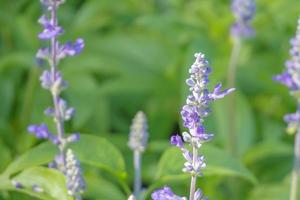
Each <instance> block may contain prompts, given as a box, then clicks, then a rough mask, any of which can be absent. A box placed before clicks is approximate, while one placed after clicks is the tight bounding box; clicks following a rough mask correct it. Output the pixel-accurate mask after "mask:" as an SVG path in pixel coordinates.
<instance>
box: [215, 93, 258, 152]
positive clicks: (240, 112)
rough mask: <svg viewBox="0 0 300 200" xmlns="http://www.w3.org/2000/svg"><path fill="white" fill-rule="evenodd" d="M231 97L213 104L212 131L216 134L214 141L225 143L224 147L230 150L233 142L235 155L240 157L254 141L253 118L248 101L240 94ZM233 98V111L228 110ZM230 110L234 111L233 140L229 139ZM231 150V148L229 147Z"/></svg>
mask: <svg viewBox="0 0 300 200" xmlns="http://www.w3.org/2000/svg"><path fill="white" fill-rule="evenodd" d="M231 95H233V96H229V97H226V98H225V99H224V101H219V102H216V103H214V104H213V107H212V108H213V111H212V112H213V113H214V114H213V115H212V117H213V118H214V126H213V127H212V128H214V127H216V128H215V129H214V130H213V131H214V133H216V139H217V140H219V141H220V142H223V143H225V146H227V148H229V149H230V147H229V145H231V142H229V140H233V141H234V144H235V147H234V148H233V149H235V151H236V152H235V154H236V155H238V156H242V155H243V154H244V153H245V152H246V151H247V150H248V149H249V148H250V147H251V145H252V144H253V143H254V139H255V132H256V128H255V117H254V113H253V111H252V108H251V107H250V105H249V103H248V100H247V99H246V98H245V97H244V96H243V95H242V94H240V93H235V94H231ZM233 98H234V101H235V102H236V103H235V109H232V108H230V107H229V106H228V105H230V101H232V100H233ZM231 110H234V115H235V121H234V130H235V132H234V134H235V137H234V138H230V136H231V134H230V131H231V130H230V127H229V125H230V124H231V122H230V120H231V119H232V118H231V117H230V116H232V114H231V113H230V112H231ZM231 148H232V147H231Z"/></svg>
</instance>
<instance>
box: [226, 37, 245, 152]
mask: <svg viewBox="0 0 300 200" xmlns="http://www.w3.org/2000/svg"><path fill="white" fill-rule="evenodd" d="M233 41H234V43H233V48H232V52H231V56H230V62H229V68H228V74H227V81H228V86H229V87H230V88H232V87H236V71H237V63H238V59H239V55H240V50H241V46H242V43H241V40H240V39H238V38H235V39H234V40H233ZM228 100H229V105H228V109H229V119H230V120H229V123H228V124H229V129H228V134H229V137H228V139H229V141H228V144H229V150H230V152H231V154H232V155H235V154H236V132H235V124H236V115H235V111H236V110H235V106H236V105H235V104H236V98H235V95H231V96H230V97H229V99H228Z"/></svg>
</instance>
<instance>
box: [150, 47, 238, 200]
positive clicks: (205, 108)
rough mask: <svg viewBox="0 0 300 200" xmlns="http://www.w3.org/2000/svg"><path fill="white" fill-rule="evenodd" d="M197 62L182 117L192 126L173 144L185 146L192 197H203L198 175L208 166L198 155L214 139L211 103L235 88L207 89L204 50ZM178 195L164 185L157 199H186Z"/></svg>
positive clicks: (187, 81) (189, 79) (192, 73)
mask: <svg viewBox="0 0 300 200" xmlns="http://www.w3.org/2000/svg"><path fill="white" fill-rule="evenodd" d="M195 57H196V61H195V63H194V64H193V65H192V66H191V68H190V70H189V74H190V77H189V78H188V79H187V80H186V83H187V85H188V86H189V87H190V94H189V95H188V97H187V100H186V105H184V106H183V108H182V111H181V116H182V119H183V125H184V126H185V127H186V128H187V129H188V131H187V132H183V134H182V135H183V139H182V138H181V136H179V135H175V136H172V137H171V144H172V145H174V146H177V147H179V148H180V149H181V151H182V154H183V157H184V158H185V160H186V162H185V164H184V167H183V171H184V172H186V173H190V174H191V176H192V183H191V193H190V199H192V200H200V199H203V197H202V192H201V191H200V190H196V189H195V186H196V177H197V176H199V175H201V174H202V169H203V168H205V166H206V164H205V159H204V156H203V155H198V151H199V149H200V147H201V145H202V144H203V143H204V142H207V141H209V140H211V139H212V137H213V134H210V133H207V132H206V130H205V128H204V126H203V122H204V119H205V117H207V116H208V115H209V113H210V109H209V104H210V103H211V102H212V101H214V100H217V99H221V98H223V97H224V96H226V95H227V94H229V93H231V92H233V91H234V89H233V88H232V89H226V90H222V89H221V88H222V85H221V84H218V85H216V86H215V88H214V89H213V91H212V92H210V91H209V90H208V89H207V84H208V82H209V79H208V76H209V74H210V72H211V68H210V67H209V64H208V61H207V60H206V59H205V57H204V55H203V54H202V53H196V54H195ZM184 142H185V143H187V144H189V145H190V146H191V147H192V149H193V150H192V152H191V151H189V150H188V149H187V148H185V147H184ZM172 195H174V194H173V193H172V192H171V190H170V189H169V188H167V187H166V188H164V189H163V190H159V191H156V192H154V193H153V195H152V198H153V200H163V199H176V198H177V199H183V198H181V197H176V198H175V197H172Z"/></svg>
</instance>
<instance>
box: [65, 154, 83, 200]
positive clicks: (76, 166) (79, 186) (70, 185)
mask: <svg viewBox="0 0 300 200" xmlns="http://www.w3.org/2000/svg"><path fill="white" fill-rule="evenodd" d="M66 178H67V189H68V193H69V195H71V196H74V197H75V200H81V194H82V193H83V192H84V190H85V187H86V186H85V181H84V179H83V177H82V172H81V168H80V163H79V161H78V160H77V159H76V157H75V155H74V153H73V151H72V150H71V149H68V150H67V157H66Z"/></svg>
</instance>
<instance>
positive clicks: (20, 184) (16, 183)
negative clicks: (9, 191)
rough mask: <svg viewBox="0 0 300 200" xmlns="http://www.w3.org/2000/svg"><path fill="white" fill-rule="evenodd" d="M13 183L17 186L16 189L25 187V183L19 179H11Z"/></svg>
mask: <svg viewBox="0 0 300 200" xmlns="http://www.w3.org/2000/svg"><path fill="white" fill-rule="evenodd" d="M11 184H12V185H13V186H14V187H15V188H16V189H23V188H24V185H23V184H22V183H21V182H19V181H16V180H12V181H11Z"/></svg>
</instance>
